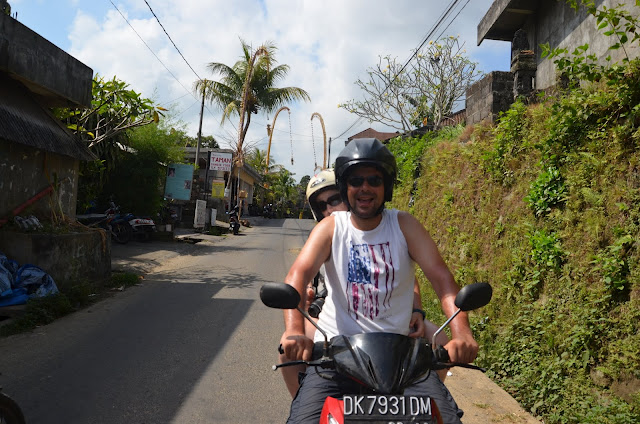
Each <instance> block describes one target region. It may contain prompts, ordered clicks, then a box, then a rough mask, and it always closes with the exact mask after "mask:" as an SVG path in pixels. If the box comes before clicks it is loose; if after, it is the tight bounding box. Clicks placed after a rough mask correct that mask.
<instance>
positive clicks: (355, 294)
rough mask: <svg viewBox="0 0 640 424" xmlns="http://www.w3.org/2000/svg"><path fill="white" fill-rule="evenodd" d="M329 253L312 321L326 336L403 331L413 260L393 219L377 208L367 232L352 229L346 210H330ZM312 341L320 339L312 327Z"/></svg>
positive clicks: (407, 315) (409, 308)
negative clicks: (378, 216) (323, 293)
mask: <svg viewBox="0 0 640 424" xmlns="http://www.w3.org/2000/svg"><path fill="white" fill-rule="evenodd" d="M333 216H334V217H335V229H334V231H333V241H332V246H331V257H330V258H329V260H328V261H327V262H325V268H326V279H325V284H326V286H327V292H328V294H327V298H326V299H325V304H324V306H323V308H322V313H321V314H320V317H319V322H318V325H319V326H320V328H322V329H323V330H325V331H326V332H327V335H328V336H329V338H331V337H334V336H337V335H339V334H342V335H347V336H350V335H354V334H358V333H368V332H376V331H384V332H388V333H398V334H405V335H406V334H409V322H410V321H411V311H412V309H413V283H414V275H415V264H414V262H413V261H412V260H411V258H410V257H409V252H408V249H407V241H406V240H405V238H404V234H402V230H401V229H400V224H399V223H398V210H396V209H391V210H387V209H385V210H383V212H382V221H381V222H380V224H379V225H378V226H377V227H376V228H375V229H373V230H371V231H361V230H358V229H356V228H355V227H354V226H353V224H352V223H351V212H334V213H333ZM315 340H316V341H321V340H323V336H322V334H321V333H320V332H319V331H316V334H315Z"/></svg>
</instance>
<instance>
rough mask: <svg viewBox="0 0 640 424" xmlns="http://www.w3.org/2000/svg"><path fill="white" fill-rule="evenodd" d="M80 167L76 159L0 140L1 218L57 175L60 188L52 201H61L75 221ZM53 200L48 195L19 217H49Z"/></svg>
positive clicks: (65, 211) (44, 186)
mask: <svg viewBox="0 0 640 424" xmlns="http://www.w3.org/2000/svg"><path fill="white" fill-rule="evenodd" d="M78 166H79V162H78V160H77V159H74V158H71V157H68V156H63V155H58V154H55V153H50V152H45V151H43V150H37V149H34V148H32V147H29V146H24V145H21V144H17V143H11V142H8V141H5V140H2V139H0V217H4V216H6V215H7V214H8V213H9V211H11V210H13V209H15V208H16V207H18V206H19V205H21V204H22V203H24V202H25V201H27V200H29V199H30V198H31V197H33V196H34V195H36V194H38V192H39V191H41V190H43V189H44V188H46V187H47V186H48V185H50V184H51V183H53V182H54V181H52V180H51V179H52V178H53V175H54V174H56V175H57V179H58V182H60V185H59V188H58V190H57V192H54V193H53V194H52V195H53V196H54V197H53V199H57V200H58V201H59V202H60V205H61V207H62V211H63V212H64V214H65V215H66V216H67V217H69V218H74V217H75V216H76V198H77V193H78ZM47 176H49V177H48V178H47ZM50 199H51V197H50V196H49V195H47V196H45V197H43V198H42V199H40V200H38V201H37V202H36V203H34V204H33V205H31V206H29V207H28V208H27V209H26V210H25V211H24V212H22V213H20V215H21V216H24V215H36V216H37V217H39V218H48V217H49V216H50V203H49V202H50Z"/></svg>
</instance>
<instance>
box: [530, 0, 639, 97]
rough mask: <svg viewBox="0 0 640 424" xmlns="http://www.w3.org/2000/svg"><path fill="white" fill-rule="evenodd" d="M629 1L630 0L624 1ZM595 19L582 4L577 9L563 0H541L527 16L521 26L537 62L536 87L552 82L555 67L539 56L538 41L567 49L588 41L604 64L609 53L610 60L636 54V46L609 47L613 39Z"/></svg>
mask: <svg viewBox="0 0 640 424" xmlns="http://www.w3.org/2000/svg"><path fill="white" fill-rule="evenodd" d="M619 3H623V2H620V1H619V0H597V1H596V4H597V5H598V9H602V8H603V6H606V7H608V8H611V7H617V6H618V4H619ZM628 3H633V2H628ZM622 7H624V8H625V9H626V10H629V11H633V12H634V13H635V14H636V15H637V14H638V10H639V9H638V7H636V6H634V5H631V4H627V5H624V6H622ZM597 26H598V25H597V23H596V20H595V18H594V17H593V16H591V15H588V14H587V13H586V11H585V10H584V8H581V9H580V11H579V12H578V13H576V11H575V10H574V9H572V8H571V7H570V6H569V5H568V4H567V3H566V2H565V1H557V0H542V1H541V2H540V7H539V8H538V10H537V12H536V13H535V14H533V15H531V17H530V18H529V19H528V20H527V22H526V23H525V25H524V27H523V29H524V30H525V31H526V32H527V34H528V37H529V45H530V46H531V48H532V50H534V52H535V57H536V62H537V67H538V69H537V72H536V83H535V87H536V89H539V90H543V89H546V88H549V87H552V86H554V85H555V84H556V82H557V81H556V69H555V64H554V63H553V60H549V59H546V58H543V57H542V48H541V47H540V45H541V44H546V43H549V46H550V47H551V48H552V49H553V48H556V47H560V48H567V49H568V50H569V52H570V53H571V52H573V50H574V49H575V48H576V47H578V46H582V45H584V44H589V53H593V54H595V55H596V57H598V59H599V61H600V63H602V64H605V63H606V60H605V58H606V57H607V56H609V55H610V56H611V60H612V62H620V61H621V60H622V59H623V58H624V57H626V55H627V54H628V55H629V57H630V58H634V57H638V56H639V55H640V48H638V46H637V45H636V46H633V47H631V46H627V47H625V49H618V50H609V46H611V45H612V44H614V43H615V41H617V39H616V38H615V37H608V36H606V35H603V32H604V31H605V30H606V29H603V30H598V28H597Z"/></svg>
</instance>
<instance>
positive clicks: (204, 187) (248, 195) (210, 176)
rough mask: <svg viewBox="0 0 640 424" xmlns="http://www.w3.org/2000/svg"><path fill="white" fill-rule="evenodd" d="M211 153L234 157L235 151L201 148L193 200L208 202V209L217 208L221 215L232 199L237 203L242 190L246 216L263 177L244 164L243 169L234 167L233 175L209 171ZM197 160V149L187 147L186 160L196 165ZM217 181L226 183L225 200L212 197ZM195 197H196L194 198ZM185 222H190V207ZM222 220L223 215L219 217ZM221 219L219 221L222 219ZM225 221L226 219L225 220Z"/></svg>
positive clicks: (187, 208)
mask: <svg viewBox="0 0 640 424" xmlns="http://www.w3.org/2000/svg"><path fill="white" fill-rule="evenodd" d="M211 152H220V153H230V154H232V155H234V156H233V157H234V158H235V151H234V150H231V149H209V148H204V149H203V148H200V152H199V155H198V171H196V172H197V175H196V177H195V179H196V181H194V184H195V186H196V188H197V189H196V190H193V191H192V200H194V201H195V200H196V198H198V199H201V200H207V207H209V208H215V209H216V210H219V211H220V213H223V212H222V211H224V210H226V209H227V208H228V204H229V200H230V199H232V201H233V202H235V199H236V196H237V192H238V189H239V190H240V197H241V198H242V199H244V201H243V202H242V205H243V211H242V214H243V215H246V214H248V213H249V207H250V205H252V204H253V197H254V196H253V195H254V188H255V186H256V184H261V183H262V176H261V175H260V174H259V173H258V172H257V171H256V170H255V169H253V168H252V167H251V166H249V165H248V164H246V163H245V164H244V165H243V166H242V168H240V169H238V168H237V167H233V169H232V175H230V172H225V171H208V170H207V169H208V158H209V156H210V154H211ZM195 158H196V148H195V147H186V148H185V160H186V161H187V163H195ZM229 177H231V183H230V184H229ZM238 178H239V179H240V185H239V186H238ZM215 181H224V183H225V187H228V188H229V190H228V191H227V193H226V194H227V195H228V196H227V195H226V196H225V198H224V199H222V198H215V197H212V196H211V192H212V186H213V184H214V182H215ZM194 196H195V197H194ZM185 212H186V213H185V217H184V219H183V222H186V221H185V220H188V219H189V217H190V216H191V212H190V207H189V206H186V207H185ZM218 216H219V217H220V218H222V216H221V215H218ZM220 218H219V219H220ZM223 219H224V218H223Z"/></svg>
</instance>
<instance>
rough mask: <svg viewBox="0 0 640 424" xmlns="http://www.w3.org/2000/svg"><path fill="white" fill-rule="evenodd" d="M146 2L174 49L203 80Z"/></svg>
mask: <svg viewBox="0 0 640 424" xmlns="http://www.w3.org/2000/svg"><path fill="white" fill-rule="evenodd" d="M144 2H145V3H146V4H147V6H148V7H149V10H150V11H151V14H153V16H154V17H155V18H156V21H158V24H159V25H160V28H162V30H163V31H164V33H165V34H167V38H169V41H171V44H173V47H175V48H176V51H177V52H178V53H179V54H180V56H181V57H182V59H183V60H184V63H186V64H187V66H188V67H189V68H190V69H191V70H192V71H193V73H194V74H195V75H196V77H198V79H199V80H201V79H202V78H200V76H199V75H198V73H197V72H196V71H195V69H193V67H192V66H191V65H190V64H189V62H188V61H187V59H186V58H185V57H184V55H183V54H182V52H181V51H180V49H179V48H178V46H176V43H174V42H173V40H172V39H171V36H170V35H169V33H168V32H167V30H166V29H165V28H164V25H162V22H160V19H159V18H158V15H156V12H154V11H153V9H152V8H151V5H150V4H149V2H148V1H147V0H144Z"/></svg>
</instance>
